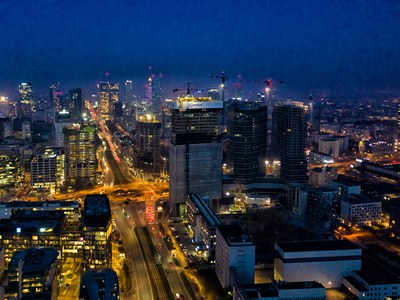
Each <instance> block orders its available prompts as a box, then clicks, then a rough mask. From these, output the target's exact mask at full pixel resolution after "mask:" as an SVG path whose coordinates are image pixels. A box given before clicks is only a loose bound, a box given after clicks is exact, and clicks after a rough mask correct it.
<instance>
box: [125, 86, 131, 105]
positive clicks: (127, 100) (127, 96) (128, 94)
mask: <svg viewBox="0 0 400 300" xmlns="http://www.w3.org/2000/svg"><path fill="white" fill-rule="evenodd" d="M132 101H133V83H132V80H125V82H124V102H125V104H128V105H132V104H133V103H132Z"/></svg>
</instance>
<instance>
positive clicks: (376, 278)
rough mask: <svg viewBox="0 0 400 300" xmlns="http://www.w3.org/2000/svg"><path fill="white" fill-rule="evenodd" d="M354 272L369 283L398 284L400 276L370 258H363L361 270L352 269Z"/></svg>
mask: <svg viewBox="0 0 400 300" xmlns="http://www.w3.org/2000/svg"><path fill="white" fill-rule="evenodd" d="M354 273H356V274H357V275H358V276H360V277H361V278H362V279H364V280H365V281H366V282H367V283H368V284H370V285H380V284H400V278H399V277H398V276H396V275H395V274H394V273H392V272H391V271H390V270H389V269H387V268H384V267H382V266H381V265H379V264H377V263H376V262H374V261H373V260H371V259H368V260H364V261H363V264H362V267H361V270H360V271H354Z"/></svg>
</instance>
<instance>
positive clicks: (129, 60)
mask: <svg viewBox="0 0 400 300" xmlns="http://www.w3.org/2000/svg"><path fill="white" fill-rule="evenodd" d="M150 65H151V66H152V67H153V70H154V71H155V72H157V73H162V74H163V81H162V87H163V90H164V91H165V96H167V95H169V94H170V90H171V89H172V88H174V87H177V86H181V85H183V84H184V83H185V82H186V81H191V82H194V83H196V84H197V85H198V86H199V87H200V86H201V87H210V86H212V85H213V84H214V83H216V81H215V80H212V79H210V78H209V77H208V76H209V74H211V73H217V74H218V73H220V72H221V71H222V70H224V71H225V72H226V74H227V75H228V76H229V84H230V85H232V83H233V82H235V81H236V78H237V76H238V75H239V74H241V75H242V78H243V79H245V80H246V79H252V80H253V79H267V78H272V79H276V80H284V81H285V84H284V85H285V89H286V93H287V95H288V96H293V97H297V98H299V99H300V98H302V97H307V95H308V94H309V93H313V94H319V95H321V96H323V95H325V96H331V97H335V96H338V95H353V94H357V95H366V94H368V93H369V92H375V93H376V92H381V93H383V92H385V91H388V90H389V91H391V93H392V94H393V93H398V92H399V90H400V88H399V85H400V1H398V0H395V1H388V0H374V1H372V0H364V1H361V0H360V1H356V0H319V1H318V0H271V1H267V0H265V1H261V0H259V1H252V0H246V1H229V0H226V1H217V0H202V1H201V0H196V1H188V0H186V1H183V0H172V1H156V0H153V1H138V0H136V1H135V0H131V1H118V0H116V1H107V0H101V1H100V0H98V1H94V0H93V1H86V0H82V1H72V0H69V1H66V0H59V1H55V0H54V1H52V0H35V1H33V0H1V1H0V92H8V93H10V94H12V93H16V92H17V86H18V82H19V81H32V82H33V83H34V86H35V87H36V89H37V90H39V91H38V92H37V93H41V92H43V93H47V91H46V87H47V86H48V83H49V82H50V81H60V82H61V87H62V89H63V90H66V89H69V88H73V87H84V88H86V89H88V90H89V91H90V92H93V91H94V89H95V83H96V81H97V80H101V79H104V73H105V72H109V74H110V76H109V79H110V80H121V81H122V80H124V79H133V80H135V81H136V82H137V84H136V91H135V92H136V93H137V94H139V95H143V94H144V91H143V85H144V80H145V78H146V76H147V75H148V74H149V70H148V66H150ZM247 88H249V89H251V88H253V89H254V88H258V87H253V86H251V84H250V83H248V84H247Z"/></svg>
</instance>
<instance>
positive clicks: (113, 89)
mask: <svg viewBox="0 0 400 300" xmlns="http://www.w3.org/2000/svg"><path fill="white" fill-rule="evenodd" d="M98 88H99V99H100V110H101V116H102V118H104V119H106V120H109V119H111V118H112V117H113V116H114V104H115V103H116V102H118V100H119V84H118V83H112V82H100V84H99V85H98Z"/></svg>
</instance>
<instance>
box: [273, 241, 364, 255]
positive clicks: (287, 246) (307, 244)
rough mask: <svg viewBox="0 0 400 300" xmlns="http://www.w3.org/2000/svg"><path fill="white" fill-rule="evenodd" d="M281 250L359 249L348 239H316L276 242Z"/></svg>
mask: <svg viewBox="0 0 400 300" xmlns="http://www.w3.org/2000/svg"><path fill="white" fill-rule="evenodd" d="M275 244H276V245H277V246H278V247H279V248H280V249H282V251H283V252H308V251H334V250H350V249H360V248H359V247H357V246H356V245H354V244H352V243H351V242H350V241H348V240H342V241H339V240H317V241H300V242H276V243H275Z"/></svg>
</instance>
